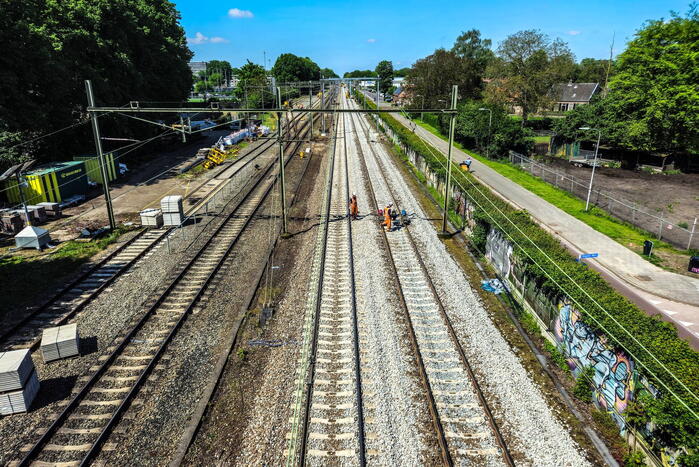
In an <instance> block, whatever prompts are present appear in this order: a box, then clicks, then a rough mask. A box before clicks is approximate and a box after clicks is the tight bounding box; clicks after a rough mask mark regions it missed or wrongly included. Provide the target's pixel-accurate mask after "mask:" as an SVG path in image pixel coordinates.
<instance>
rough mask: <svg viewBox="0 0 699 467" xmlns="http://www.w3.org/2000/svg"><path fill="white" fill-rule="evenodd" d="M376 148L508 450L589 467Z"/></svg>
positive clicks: (532, 460)
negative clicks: (412, 215) (410, 215)
mask: <svg viewBox="0 0 699 467" xmlns="http://www.w3.org/2000/svg"><path fill="white" fill-rule="evenodd" d="M376 148H377V149H378V151H377V153H378V155H379V158H380V160H381V161H382V164H383V166H384V167H390V168H391V169H389V170H387V172H386V176H387V177H388V179H389V181H390V183H391V184H392V187H393V190H394V193H395V194H396V196H397V197H398V198H399V202H400V203H401V205H402V207H403V208H404V209H406V210H407V211H408V212H415V214H416V215H417V219H415V220H414V221H413V224H412V226H411V227H410V231H411V232H412V234H413V238H414V239H415V241H416V243H417V246H418V248H419V249H420V251H421V253H422V256H423V259H424V261H425V264H426V267H427V269H428V271H429V273H430V276H431V277H432V279H433V281H434V284H435V287H436V288H437V292H438V293H439V295H440V298H441V299H442V302H443V304H444V306H445V309H446V311H447V313H448V314H449V316H450V319H451V321H452V323H453V324H454V326H455V329H456V332H457V334H458V336H459V339H460V341H461V344H462V346H463V348H464V351H465V352H466V355H467V357H468V358H469V360H470V362H471V364H472V366H473V367H474V370H475V371H476V373H477V375H478V377H479V382H480V384H481V387H482V389H483V390H484V392H485V394H486V397H488V399H489V401H490V405H491V408H492V409H493V411H494V413H495V415H496V417H497V418H498V420H499V421H500V428H501V430H502V431H503V433H504V435H505V439H506V442H508V446H509V447H510V450H511V451H513V452H517V453H520V454H521V455H522V456H524V457H525V458H526V461H525V462H524V463H525V464H531V465H570V466H580V465H588V462H587V461H586V459H585V456H584V454H583V453H582V452H581V450H580V449H579V447H578V446H577V444H576V443H575V442H574V441H573V439H572V438H571V436H570V434H569V433H568V431H567V430H566V428H565V427H564V426H563V424H562V423H561V422H560V421H559V420H558V419H557V418H556V416H555V414H554V413H553V412H552V410H551V408H550V407H549V405H548V404H547V402H546V400H545V398H544V396H543V395H542V394H541V391H540V390H539V388H538V387H537V386H536V384H535V383H534V382H533V381H532V380H531V378H529V376H528V375H527V372H526V370H525V368H524V367H523V366H522V364H521V362H520V361H519V358H518V357H517V355H516V352H515V351H514V350H513V349H511V348H510V347H509V345H508V344H507V342H506V341H505V339H504V338H503V337H502V335H501V334H500V333H499V331H498V329H497V328H496V327H495V325H494V324H493V323H492V321H491V320H490V318H489V316H488V314H487V312H486V310H485V309H484V307H483V305H482V303H481V302H480V299H479V298H478V297H477V295H476V294H475V293H474V292H473V290H472V288H471V286H470V284H469V283H468V280H467V279H466V277H465V275H464V274H463V272H462V271H461V269H460V268H459V266H458V264H457V263H456V261H455V260H454V259H453V258H452V257H451V255H450V254H449V253H448V252H447V250H446V248H445V247H444V245H443V243H442V242H441V241H440V240H439V238H438V237H437V232H436V230H435V229H434V227H433V226H432V223H431V222H430V221H429V220H427V219H426V216H425V214H424V212H423V211H422V210H421V208H420V205H419V202H418V201H417V200H416V199H415V197H414V196H413V195H412V193H411V192H410V190H409V189H408V188H407V184H406V182H405V180H403V178H402V176H401V173H400V171H399V170H398V169H397V167H396V166H395V164H394V162H393V160H392V158H391V157H390V156H388V154H387V152H386V150H385V147H384V146H381V145H376Z"/></svg>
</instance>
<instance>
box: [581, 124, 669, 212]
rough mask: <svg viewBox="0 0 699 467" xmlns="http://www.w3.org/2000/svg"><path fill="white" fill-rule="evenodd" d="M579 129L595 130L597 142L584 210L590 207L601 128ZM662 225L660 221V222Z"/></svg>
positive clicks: (584, 127) (587, 127)
mask: <svg viewBox="0 0 699 467" xmlns="http://www.w3.org/2000/svg"><path fill="white" fill-rule="evenodd" d="M579 129H580V130H597V144H596V145H595V158H594V160H593V161H592V174H591V175H590V186H589V187H588V189H587V200H586V201H585V211H587V210H588V208H589V207H590V195H591V194H592V180H594V179H595V168H596V167H597V151H599V142H600V140H601V139H602V130H600V129H598V128H590V127H589V126H581V127H580V128H579ZM661 225H662V222H661Z"/></svg>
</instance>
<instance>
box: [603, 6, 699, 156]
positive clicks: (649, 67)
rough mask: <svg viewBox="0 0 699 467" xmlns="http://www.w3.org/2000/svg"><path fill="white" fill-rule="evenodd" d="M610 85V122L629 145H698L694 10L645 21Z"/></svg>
mask: <svg viewBox="0 0 699 467" xmlns="http://www.w3.org/2000/svg"><path fill="white" fill-rule="evenodd" d="M617 63H618V64H617V74H616V75H615V76H614V78H613V79H612V80H610V83H609V89H610V91H609V95H608V99H609V105H610V107H611V108H612V111H613V114H614V125H615V126H621V127H623V128H624V130H623V132H622V133H623V134H624V138H623V139H622V140H621V142H622V144H623V145H624V146H626V147H629V148H632V149H645V150H659V151H673V150H675V151H677V150H680V151H681V150H689V149H691V150H694V151H696V150H697V149H699V13H698V12H697V5H696V4H695V5H694V6H693V7H692V8H691V9H690V11H689V12H688V13H687V15H686V16H685V17H681V16H678V15H676V14H674V13H673V14H672V16H671V18H670V19H669V20H663V19H660V20H656V21H650V22H648V23H647V24H646V25H645V26H644V27H643V28H642V29H641V30H639V31H638V32H637V33H636V37H635V38H634V39H633V40H632V41H631V42H629V44H628V46H627V48H626V50H625V51H624V52H622V53H621V54H620V55H619V57H618V59H617Z"/></svg>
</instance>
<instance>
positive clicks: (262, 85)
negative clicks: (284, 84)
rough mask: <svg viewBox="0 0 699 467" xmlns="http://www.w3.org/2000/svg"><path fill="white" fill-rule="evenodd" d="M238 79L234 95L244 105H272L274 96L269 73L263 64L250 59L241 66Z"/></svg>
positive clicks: (262, 106) (253, 106)
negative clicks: (268, 78) (268, 76)
mask: <svg viewBox="0 0 699 467" xmlns="http://www.w3.org/2000/svg"><path fill="white" fill-rule="evenodd" d="M238 80H239V81H238V86H237V87H236V88H235V91H234V95H235V97H236V98H237V99H238V100H239V101H240V102H242V103H243V105H244V106H247V107H248V108H258V109H259V108H264V107H269V106H271V105H272V103H273V102H274V96H273V94H272V91H271V89H270V86H269V84H268V82H267V73H266V72H265V69H264V68H263V67H262V66H261V65H257V64H255V63H252V62H251V61H250V60H248V61H247V63H246V64H245V65H243V66H242V67H240V69H239V72H238Z"/></svg>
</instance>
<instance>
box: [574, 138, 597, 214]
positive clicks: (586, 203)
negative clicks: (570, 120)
mask: <svg viewBox="0 0 699 467" xmlns="http://www.w3.org/2000/svg"><path fill="white" fill-rule="evenodd" d="M579 130H595V131H597V144H596V145H595V158H594V160H593V161H592V175H590V186H589V187H588V189H587V201H585V211H587V210H588V208H589V207H590V195H591V194H592V180H593V179H594V178H595V168H596V167H597V152H598V151H599V142H600V139H602V131H600V129H599V128H590V127H589V126H582V127H580V128H579Z"/></svg>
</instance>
